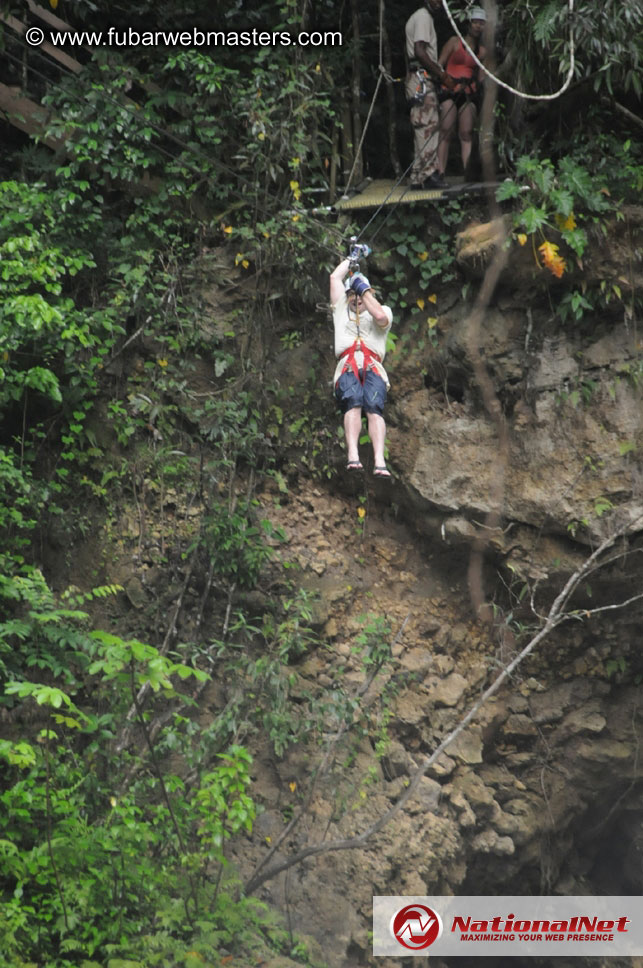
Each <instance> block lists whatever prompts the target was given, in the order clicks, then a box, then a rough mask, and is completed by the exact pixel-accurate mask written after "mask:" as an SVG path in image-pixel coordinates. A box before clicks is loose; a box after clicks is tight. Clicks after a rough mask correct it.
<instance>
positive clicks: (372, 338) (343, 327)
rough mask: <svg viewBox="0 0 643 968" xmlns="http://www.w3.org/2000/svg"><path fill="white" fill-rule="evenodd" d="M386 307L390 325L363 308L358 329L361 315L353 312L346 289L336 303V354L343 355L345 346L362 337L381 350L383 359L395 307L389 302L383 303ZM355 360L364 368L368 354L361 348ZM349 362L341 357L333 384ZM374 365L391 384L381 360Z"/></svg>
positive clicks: (334, 320)
mask: <svg viewBox="0 0 643 968" xmlns="http://www.w3.org/2000/svg"><path fill="white" fill-rule="evenodd" d="M382 309H383V310H384V312H385V313H386V315H387V316H388V326H378V324H377V323H376V322H375V320H374V319H373V317H372V316H371V314H370V313H369V312H366V310H362V311H361V312H360V314H359V332H358V328H357V325H358V317H357V315H356V313H354V312H352V311H351V310H349V308H348V299H347V297H346V293H342V295H341V297H340V298H339V299H338V300H337V302H336V303H335V305H334V306H333V326H334V328H335V356H339V355H340V354H341V353H343V352H344V350H347V349H348V348H349V346H352V345H353V343H354V342H355V340H356V339H357V338H358V337H359V338H360V339H361V340H362V341H363V342H364V344H365V345H366V346H368V348H369V350H372V351H373V352H374V353H377V355H378V356H379V358H380V359H381V360H383V359H384V357H385V356H386V337H387V336H388V334H389V332H390V329H391V324H392V322H393V311H392V310H391V309H390V308H389V307H388V306H382ZM355 362H356V364H357V368H358V369H361V368H362V367H363V365H364V354H363V353H360V352H359V350H358V351H357V352H356V353H355ZM345 365H346V358H345V357H344V359H343V360H338V362H337V366H336V368H335V375H334V376H333V386H335V384H336V383H337V381H338V380H339V378H340V376H341V374H342V370H343V369H344V366H345ZM373 368H374V369H375V370H376V372H377V373H378V374H379V376H381V377H382V379H383V380H384V382H385V383H386V386H387V387H389V386H390V383H389V382H388V376H387V375H386V370H385V369H384V367H383V366H382V365H381V363H377V362H374V363H373Z"/></svg>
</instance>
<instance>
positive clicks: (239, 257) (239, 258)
mask: <svg viewBox="0 0 643 968" xmlns="http://www.w3.org/2000/svg"><path fill="white" fill-rule="evenodd" d="M242 259H243V255H242V253H241V252H237V254H236V255H235V257H234V264H235V265H236V266H238V265H239V263H240V262H241V260H242Z"/></svg>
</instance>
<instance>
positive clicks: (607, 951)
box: [373, 895, 643, 957]
mask: <svg viewBox="0 0 643 968" xmlns="http://www.w3.org/2000/svg"><path fill="white" fill-rule="evenodd" d="M642 915H643V898H642V897H638V896H637V897H632V896H621V897H606V896H601V897H591V896H574V897H556V896H551V895H550V896H547V897H522V896H515V895H514V896H503V897H490V896H478V895H473V896H472V895H467V896H462V897H446V896H443V897H394V896H384V897H374V898H373V954H374V955H375V956H376V957H377V956H391V955H393V956H395V955H397V956H398V957H399V956H401V955H404V956H405V957H408V956H409V955H414V954H415V955H423V956H425V955H426V954H427V953H428V951H429V949H430V953H431V954H435V955H451V956H458V955H468V956H471V955H473V956H475V955H479V956H481V957H489V956H493V955H497V954H499V953H501V954H502V955H509V956H513V955H538V956H543V955H563V954H564V955H568V956H569V955H579V956H581V955H582V956H584V957H586V956H588V955H589V956H605V955H608V956H609V955H611V956H629V957H632V956H636V955H642V954H643V917H642Z"/></svg>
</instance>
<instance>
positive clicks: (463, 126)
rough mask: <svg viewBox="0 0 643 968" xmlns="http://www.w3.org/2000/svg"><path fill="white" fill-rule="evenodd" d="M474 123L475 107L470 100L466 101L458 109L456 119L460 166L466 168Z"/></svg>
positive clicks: (469, 155)
mask: <svg viewBox="0 0 643 968" xmlns="http://www.w3.org/2000/svg"><path fill="white" fill-rule="evenodd" d="M475 123H476V108H475V105H474V104H473V102H472V101H467V103H466V104H465V105H464V107H463V108H462V109H461V111H460V117H459V119H458V132H459V135H460V152H461V154H462V167H463V169H464V171H466V170H467V164H468V162H469V158H470V157H471V146H472V144H473V127H474V125H475Z"/></svg>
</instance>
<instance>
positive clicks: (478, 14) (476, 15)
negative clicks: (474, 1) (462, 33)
mask: <svg viewBox="0 0 643 968" xmlns="http://www.w3.org/2000/svg"><path fill="white" fill-rule="evenodd" d="M486 19H487V15H486V13H485V12H484V10H483V9H482V7H474V8H473V10H472V11H471V13H470V14H469V20H484V21H486Z"/></svg>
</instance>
